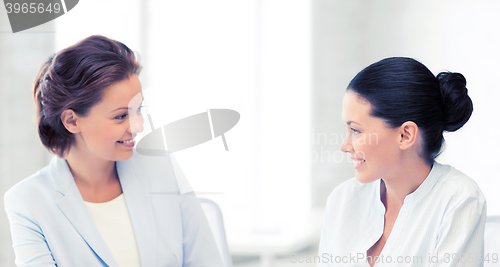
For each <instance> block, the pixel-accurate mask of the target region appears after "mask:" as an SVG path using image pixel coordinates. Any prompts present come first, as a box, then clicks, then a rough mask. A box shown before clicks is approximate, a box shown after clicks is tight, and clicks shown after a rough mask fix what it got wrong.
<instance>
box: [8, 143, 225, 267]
mask: <svg viewBox="0 0 500 267" xmlns="http://www.w3.org/2000/svg"><path fill="white" fill-rule="evenodd" d="M116 166H117V171H118V177H119V179H120V184H121V186H122V190H123V195H124V197H125V201H126V204H127V207H128V211H129V214H130V219H131V221H132V226H133V230H134V233H135V239H136V242H137V248H138V252H139V257H140V261H141V266H142V267H152V266H185V267H187V266H196V267H201V266H213V267H220V266H222V259H221V256H220V254H219V251H218V250H217V245H216V242H215V240H214V238H213V235H212V232H211V230H210V227H209V225H208V222H207V219H206V217H205V215H204V213H203V210H202V208H201V206H200V203H199V201H198V199H197V198H196V196H195V195H194V193H187V194H181V193H180V191H179V186H178V183H177V179H176V176H175V175H176V174H175V171H174V169H173V165H172V160H171V156H170V155H167V156H159V157H151V156H143V155H140V154H138V153H137V152H136V153H134V156H132V158H130V159H128V160H126V161H118V162H116ZM5 210H6V212H7V215H8V218H9V221H10V229H11V234H12V241H13V247H14V252H15V255H16V264H17V265H18V266H37V267H41V266H51V267H54V266H59V267H65V266H68V267H75V266H76V267H77V266H85V267H88V266H110V267H117V266H118V264H117V263H116V261H115V259H114V257H113V255H112V253H111V251H110V250H109V248H108V247H107V245H106V243H105V242H104V239H103V238H102V236H101V235H100V233H99V230H98V228H97V227H96V225H95V224H94V221H93V220H92V217H91V216H90V213H89V211H88V209H87V207H86V206H85V203H84V201H83V199H82V196H81V194H80V191H79V190H78V187H77V186H76V184H75V181H74V179H73V176H72V174H71V172H70V169H69V166H68V164H67V162H66V160H65V159H61V158H58V157H57V156H55V157H54V158H53V159H52V161H51V163H50V164H49V165H48V166H46V167H44V168H43V169H41V170H39V171H38V172H37V173H35V174H33V175H32V176H30V177H29V178H27V179H24V180H23V181H21V182H19V183H18V184H16V185H15V186H13V187H12V188H11V189H9V191H7V193H6V194H5Z"/></svg>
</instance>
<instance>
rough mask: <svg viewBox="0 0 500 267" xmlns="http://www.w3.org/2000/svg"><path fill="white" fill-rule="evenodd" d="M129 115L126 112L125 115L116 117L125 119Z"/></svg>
mask: <svg viewBox="0 0 500 267" xmlns="http://www.w3.org/2000/svg"><path fill="white" fill-rule="evenodd" d="M127 115H128V114H127V113H125V114H123V115H120V116H116V117H115V119H117V120H123V119H125V117H127Z"/></svg>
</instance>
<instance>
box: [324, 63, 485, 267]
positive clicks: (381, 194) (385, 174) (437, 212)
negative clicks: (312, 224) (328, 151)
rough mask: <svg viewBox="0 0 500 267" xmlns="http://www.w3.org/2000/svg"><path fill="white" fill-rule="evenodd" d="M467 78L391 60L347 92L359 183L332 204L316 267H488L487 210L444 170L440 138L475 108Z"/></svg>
mask: <svg viewBox="0 0 500 267" xmlns="http://www.w3.org/2000/svg"><path fill="white" fill-rule="evenodd" d="M465 85H466V81H465V78H464V76H463V75H461V74H460V73H452V72H441V73H439V74H438V75H437V77H436V76H434V75H433V74H432V73H431V72H430V71H429V69H427V68H426V67H425V66H424V65H423V64H421V63H420V62H418V61H416V60H414V59H411V58H403V57H395V58H387V59H384V60H381V61H379V62H376V63H374V64H372V65H370V66H368V67H366V68H365V69H363V70H362V71H361V72H359V73H358V74H357V75H356V76H355V77H354V79H353V80H352V81H351V82H350V84H349V86H348V87H347V90H346V93H345V96H344V100H343V108H342V119H343V121H344V123H345V124H346V126H347V129H348V136H347V138H346V140H345V141H344V143H343V144H342V146H341V150H342V151H344V152H346V153H349V154H350V157H351V158H352V160H353V163H354V168H355V169H356V176H355V178H352V179H350V180H347V181H345V182H344V183H342V184H340V185H339V186H337V187H336V188H335V190H334V191H333V192H332V193H331V194H330V196H329V197H328V201H327V205H326V211H325V221H324V226H323V231H322V234H321V241H320V247H319V257H320V264H319V266H368V265H369V266H374V265H376V266H379V265H380V266H468V267H469V266H482V265H483V254H484V253H483V252H484V251H483V250H484V248H483V246H484V245H483V243H484V226H485V220H486V201H485V198H484V196H483V194H482V192H481V190H480V189H479V187H478V186H477V184H476V183H475V182H474V181H473V180H472V179H471V178H469V177H468V176H466V175H465V174H463V173H462V172H460V171H458V170H456V169H455V168H453V167H452V166H449V165H444V164H440V163H437V162H436V161H435V158H436V157H437V156H438V155H439V154H440V153H441V149H442V145H443V143H444V139H443V131H447V132H453V131H456V130H458V129H459V128H461V127H462V126H463V125H464V124H465V123H466V122H467V121H468V120H469V118H470V116H471V114H472V101H471V99H470V98H469V96H468V95H467V89H466V86H465Z"/></svg>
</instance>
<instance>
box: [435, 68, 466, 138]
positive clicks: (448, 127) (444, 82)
mask: <svg viewBox="0 0 500 267" xmlns="http://www.w3.org/2000/svg"><path fill="white" fill-rule="evenodd" d="M437 79H438V81H439V87H440V89H441V96H442V102H443V105H444V109H445V122H444V127H443V129H444V130H445V131H448V132H454V131H456V130H458V129H460V128H461V127H462V126H463V125H464V124H465V123H466V122H467V121H468V120H469V118H470V116H471V114H472V100H471V99H470V97H469V96H468V94H467V88H466V87H465V85H466V81H465V77H464V76H463V75H462V74H460V73H457V72H441V73H439V74H438V75H437Z"/></svg>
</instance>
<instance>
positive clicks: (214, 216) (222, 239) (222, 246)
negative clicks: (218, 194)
mask: <svg viewBox="0 0 500 267" xmlns="http://www.w3.org/2000/svg"><path fill="white" fill-rule="evenodd" d="M199 200H200V203H201V207H202V208H203V210H204V211H205V216H206V217H207V220H208V224H209V225H210V229H212V234H213V235H214V237H215V241H216V242H217V247H218V248H219V252H220V254H221V256H222V261H223V262H224V266H223V267H233V262H232V260H231V254H230V253H229V247H228V245H227V239H226V231H225V229H224V221H223V219H222V212H221V210H220V208H219V205H217V203H215V202H214V201H212V200H210V199H206V198H199Z"/></svg>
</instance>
